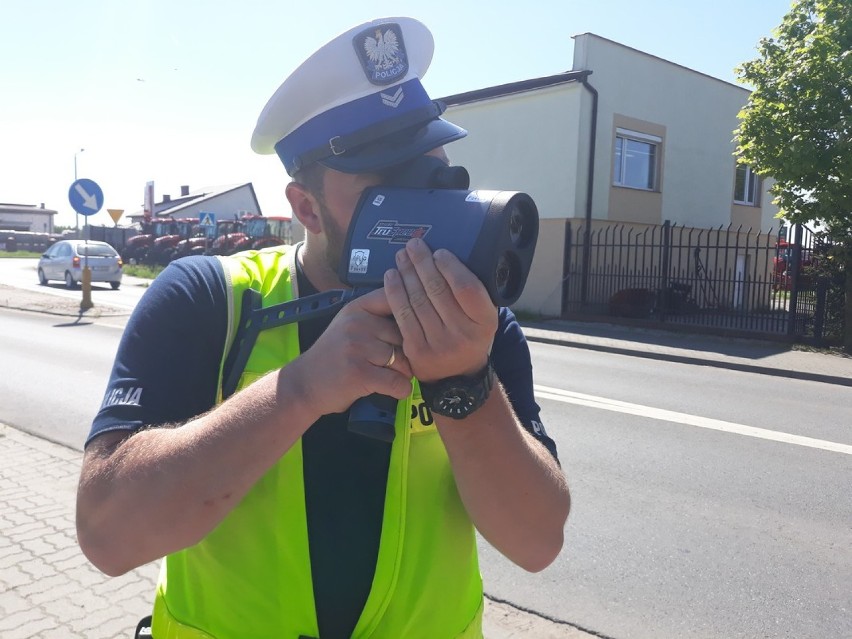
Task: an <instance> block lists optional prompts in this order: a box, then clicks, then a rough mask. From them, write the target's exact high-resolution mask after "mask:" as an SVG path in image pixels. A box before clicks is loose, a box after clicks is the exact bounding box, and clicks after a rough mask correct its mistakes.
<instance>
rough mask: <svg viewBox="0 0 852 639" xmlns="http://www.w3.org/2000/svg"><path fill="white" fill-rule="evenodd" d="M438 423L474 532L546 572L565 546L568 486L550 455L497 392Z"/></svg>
mask: <svg viewBox="0 0 852 639" xmlns="http://www.w3.org/2000/svg"><path fill="white" fill-rule="evenodd" d="M437 420H438V421H437V423H438V430H439V432H440V434H441V438H442V439H443V441H444V445H445V446H446V448H447V452H448V454H449V457H450V463H451V465H452V469H453V475H454V477H455V480H456V484H457V486H458V489H459V494H460V495H461V498H462V501H463V503H464V505H465V508H466V509H467V511H468V514H469V515H470V517H471V519H472V520H473V523H474V525H475V526H476V528H477V530H479V532H480V533H481V534H482V535H483V536H484V537H485V538H486V539H487V540H488V541H489V543H491V544H492V545H493V546H494V547H495V548H497V549H498V550H499V551H500V552H501V553H503V554H504V555H505V556H506V557H508V558H509V559H511V560H512V561H514V562H515V563H516V564H518V565H519V566H521V567H522V568H525V569H526V570H530V571H538V570H542V569H543V568H545V567H547V566H548V565H549V564H550V563H551V562H552V561H553V560H554V559H555V558H556V556H557V555H558V554H559V551H560V550H561V548H562V542H563V528H564V525H565V521H566V519H567V517H568V511H569V508H570V496H569V493H568V485H567V482H566V481H565V477H564V475H563V474H562V471H561V469H560V468H559V465H558V464H557V463H556V461H555V460H554V459H553V457H552V456H551V455H550V453H549V452H548V451H547V450H546V449H545V448H544V446H542V445H541V444H539V443H538V442H537V441H535V439H534V438H533V437H532V436H531V435H530V434H529V433H527V432H526V431H525V430H524V429H523V427H522V426H521V425H520V424H519V423H518V421H517V419H516V418H515V416H514V413H513V412H512V408H511V405H510V404H509V401H508V399H507V398H506V396H505V393H504V392H503V390H502V388H501V387H499V386H498V387H496V388H495V389H494V390H493V391H492V393H491V396H490V397H489V399H488V401H487V402H486V403H485V404H484V405H483V406H482V407H481V408H480V409H479V410H478V411H476V412H475V413H474V414H473V415H471V416H470V417H468V418H467V419H464V420H459V421H456V420H452V419H449V418H446V417H438V418H437Z"/></svg>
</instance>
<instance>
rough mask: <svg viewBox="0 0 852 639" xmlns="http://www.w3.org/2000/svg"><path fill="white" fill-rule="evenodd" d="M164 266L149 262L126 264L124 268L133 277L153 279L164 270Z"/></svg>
mask: <svg viewBox="0 0 852 639" xmlns="http://www.w3.org/2000/svg"><path fill="white" fill-rule="evenodd" d="M164 268H165V267H164V266H151V265H149V264H125V265H124V268H123V269H122V270H123V271H124V274H125V275H130V276H131V277H144V278H146V279H149V280H153V279H154V278H155V277H157V276H158V275H159V274H160V273H162V272H163V269H164Z"/></svg>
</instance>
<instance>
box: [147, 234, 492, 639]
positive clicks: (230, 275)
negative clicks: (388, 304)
mask: <svg viewBox="0 0 852 639" xmlns="http://www.w3.org/2000/svg"><path fill="white" fill-rule="evenodd" d="M296 252H297V251H296V248H295V247H289V246H279V247H273V248H269V249H264V250H261V251H248V252H244V253H240V254H237V255H234V256H231V257H225V258H221V260H222V264H223V267H224V270H225V277H226V280H227V289H228V320H229V321H228V326H229V330H228V338H227V341H226V348H225V349H224V350H225V352H224V353H223V355H222V365H221V366H220V371H219V392H218V401H221V397H222V392H221V386H222V367H223V366H224V360H225V357H226V354H227V351H228V347H229V346H230V344H231V342H232V341H233V337H234V332H235V331H236V327H237V324H238V321H239V317H240V311H241V301H242V297H243V295H242V294H243V291H245V290H246V288H249V287H250V288H253V289H255V290H256V291H259V292H260V293H261V295H262V297H263V306H264V307H268V306H272V305H275V304H279V303H282V302H286V301H289V300H292V299H295V298H296V297H298V291H297V284H296V268H295V259H296ZM298 356H299V336H298V327H297V324H288V325H285V326H280V327H277V328H273V329H269V330H266V331H262V332H261V333H260V336H259V337H258V339H257V342H256V344H255V347H254V349H253V350H252V352H251V355H250V357H249V360H248V364H247V366H246V368H245V371H244V372H243V375H242V378H241V379H240V383H239V388H245V387H246V386H248V385H249V384H251V383H252V382H254V381H255V380H257V379H258V378H260V377H261V376H263V375H264V374H266V373H267V372H269V371H272V370H275V369H278V368H280V367H282V366H285V365H286V364H287V363H288V362H290V361H292V360H293V359H295V358H296V357H298ZM412 387H413V392H412V395H411V396H409V397H408V398H407V399H406V400H403V401H401V402H399V405H398V409H397V416H396V424H395V429H396V436H395V438H394V442H393V444H392V449H391V456H390V467H389V470H388V479H387V490H386V493H385V505H384V514H383V520H382V532H381V539H380V542H379V553H378V559H377V564H376V571H375V575H374V577H373V584H372V588H371V590H370V594H369V596H368V598H367V602H366V604H365V606H364V609H363V611H362V613H361V617H360V618H359V620H358V623H357V625H356V627H355V630H354V632H353V634H352V637H354V638H358V639H362V638H363V639H366V638H367V637H370V638H375V639H380V638H393V639H400V638H418V637H423V638H424V639H440V638H444V637H447V638H454V637H461V638H464V639H468V638H480V637H482V610H483V596H482V580H481V577H480V573H479V565H478V560H477V552H476V538H475V534H474V528H473V525H472V523H471V521H470V518H469V517H468V515H467V513H466V511H465V509H464V507H463V506H462V503H461V499H460V498H459V495H458V491H457V489H456V485H455V481H454V479H453V475H452V472H451V470H450V464H449V460H448V458H447V453H446V450H445V449H444V446H443V443H442V441H441V438H440V436H439V435H438V433H437V431H436V429H435V427H434V425H432V424H430V422H431V420H429V419H426V420H425V421H426V422H427V423H424V420H423V419H422V418H421V415H422V411H418V410H417V407H418V406H419V403H420V401H421V398H420V392H419V388H418V385H417V383H416V382H415V383H414V384H413V385H412ZM412 406H414V407H415V410H414V411H412ZM412 413H414V416H413V417H412ZM302 463H303V461H302V446H301V440H300V441H297V442H296V443H295V444H294V445H293V447H292V448H291V449H290V450H289V451H287V453H286V454H285V455H284V456H283V457H282V458H281V459H280V460H279V461H278V462H277V463H276V464H275V465H274V466H273V467H272V468H270V469H269V471H267V473H266V474H265V475H264V476H263V477H262V478H261V479H260V480H259V481H258V482H257V484H256V485H255V486H254V487H253V488H252V489H251V490H250V491H249V492H248V494H247V495H246V496H245V498H244V499H243V500H242V501H241V502H240V503H239V504H238V505H237V506H236V507H235V508H234V510H233V511H232V512H231V513H230V514H228V516H227V517H226V518H225V519H224V520H223V521H222V522H221V523H220V524H219V525H218V526H217V527H216V528H215V529H214V530H213V531H211V532H210V534H208V535H207V537H205V538H204V540H202V541H201V542H200V543H198V544H197V545H195V546H192V547H190V548H187V549H185V550H181V551H179V552H176V553H174V554H172V555H169V556H167V557H166V558H165V560H164V562H163V565H162V570H161V574H160V580H159V584H158V586H157V592H156V598H155V603H154V615H153V627H152V634H153V636H154V637H155V639H210V638H214V639H236V638H240V639H267V638H268V639H289V638H292V639H299V638H300V637H319V630H318V625H317V619H316V610H315V606H314V598H313V585H312V581H311V564H310V553H309V551H308V529H307V518H306V514H305V490H304V477H303V472H302ZM210 472H211V473H216V472H219V469H216V468H211V469H210ZM320 639H321V638H320Z"/></svg>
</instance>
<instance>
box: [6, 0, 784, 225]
mask: <svg viewBox="0 0 852 639" xmlns="http://www.w3.org/2000/svg"><path fill="white" fill-rule="evenodd" d="M789 7H790V2H789V0H645V1H644V2H637V1H635V0H630V1H628V0H584V1H583V2H578V1H576V0H525V1H519V0H490V1H489V2H478V1H477V2H474V1H470V0H469V1H467V2H465V1H464V0H423V1H419V2H406V1H404V0H399V1H397V2H387V1H385V0H370V1H368V2H352V1H351V0H302V1H297V2H280V1H279V2H269V0H233V1H227V2H226V1H223V0H218V1H217V0H204V1H202V0H136V1H134V2H130V1H128V0H74V1H71V2H69V1H67V0H3V18H4V20H3V22H4V25H3V27H4V28H3V31H4V33H3V37H2V38H0V202H7V203H8V202H12V203H18V204H36V205H37V204H40V203H42V202H43V203H44V204H45V206H47V207H48V208H52V209H55V210H57V211H59V213H60V214H59V215H58V216H57V220H56V221H57V223H58V224H65V225H68V224H71V225H73V223H74V213H73V211H72V209H71V207H70V205H69V203H68V188H69V187H70V185H71V183H72V182H73V179H74V158H75V153H76V152H78V151H79V150H80V149H81V148H84V149H85V151H84V152H82V153H78V154H77V172H78V177H86V178H90V179H93V180H95V181H96V182H97V183H98V184H99V185H100V186H101V187H102V189H103V191H104V198H105V206H104V209H106V208H120V209H125V211H126V212H127V213H131V212H135V211H138V210H139V209H140V208H141V205H142V201H143V189H144V185H145V183H146V182H147V181H149V180H153V181H154V182H155V188H156V197H157V199H158V200H159V199H161V197H162V194H163V193H168V194H171V195H173V196H174V195H177V194H179V192H180V186H181V185H184V184H187V185H189V186H190V187H191V188H192V189H196V188H200V187H203V186H214V185H224V184H237V183H244V182H253V183H254V185H255V189H256V191H257V194H258V199H259V200H260V205H261V208H262V210H263V212H264V213H265V214H267V215H289V214H290V211H289V207H288V206H287V203H286V200H285V199H284V196H283V191H284V185H285V184H286V182H287V180H288V178H287V175H286V173H285V172H284V169H283V167H282V166H281V165H280V164H279V162H278V160H277V158H275V156H258V155H255V154H254V153H253V152H252V151H251V149H250V148H249V139H250V137H251V133H252V130H253V129H254V124H255V121H256V119H257V116H258V114H259V113H260V110H261V109H262V108H263V106H264V104H265V103H266V100H267V99H268V98H269V96H270V95H271V94H272V93H273V91H274V90H275V89H276V88H277V87H278V85H279V84H280V83H281V82H282V81H283V80H284V78H285V77H286V76H287V75H288V74H289V73H290V72H291V71H292V70H293V69H294V68H296V67H297V66H298V64H299V63H300V62H301V61H302V60H303V59H304V58H305V57H307V56H308V55H309V54H310V53H312V52H313V51H314V50H315V49H316V48H317V47H319V46H321V45H322V44H323V43H325V42H326V41H328V40H329V39H331V38H332V37H334V36H335V35H337V34H338V33H340V32H342V31H344V30H346V29H348V28H350V27H352V26H355V25H357V24H360V23H361V22H365V21H367V20H370V19H373V18H380V17H386V16H398V15H409V16H412V17H415V18H418V19H420V20H422V21H423V22H424V23H426V25H427V26H429V28H430V29H431V30H432V33H433V35H434V37H435V43H436V50H435V56H434V58H433V60H432V66H431V68H430V69H429V72H428V73H427V74H426V76H425V78H424V80H423V81H424V84H425V86H426V88H427V90H428V91H429V93H430V95H431V96H432V97H433V98H437V97H441V96H444V95H450V94H453V93H460V92H463V91H469V90H473V89H480V88H483V87H489V86H494V85H497V84H502V83H505V82H512V81H515V80H523V79H527V78H535V77H540V76H545V75H550V74H553V73H559V72H563V71H568V70H570V69H571V66H572V55H573V40H572V39H571V36H572V35H576V34H579V33H584V32H587V31H588V32H592V33H595V34H598V35H600V36H603V37H606V38H610V39H612V40H615V41H617V42H620V43H622V44H625V45H628V46H631V47H634V48H636V49H639V50H641V51H645V52H647V53H650V54H653V55H656V56H659V57H661V58H665V59H667V60H671V61H672V62H676V63H678V64H681V65H683V66H686V67H689V68H692V69H695V70H697V71H701V72H703V73H706V74H709V75H712V76H714V77H717V78H720V79H722V80H726V81H728V82H735V79H736V76H735V73H734V67H736V66H737V65H738V64H740V63H741V62H744V61H746V60H750V59H753V58H754V57H755V56H756V48H755V47H756V45H757V43H758V41H759V40H760V38H761V37H764V36H769V35H771V31H772V29H773V28H775V27H776V26H777V25H778V24H780V22H781V19H782V17H783V16H784V14H785V13H787V11H788V10H789ZM90 222H91V223H92V224H111V223H112V222H111V220H110V218H109V216H108V214H107V213H106V210H103V211H102V212H100V213H98V214H97V215H95V216H92V217H91V218H90ZM81 223H82V219H81Z"/></svg>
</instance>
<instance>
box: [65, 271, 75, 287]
mask: <svg viewBox="0 0 852 639" xmlns="http://www.w3.org/2000/svg"><path fill="white" fill-rule="evenodd" d="M65 288H77V282H75V281H74V277H73V276H72V275H71V272H70V271H65Z"/></svg>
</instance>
